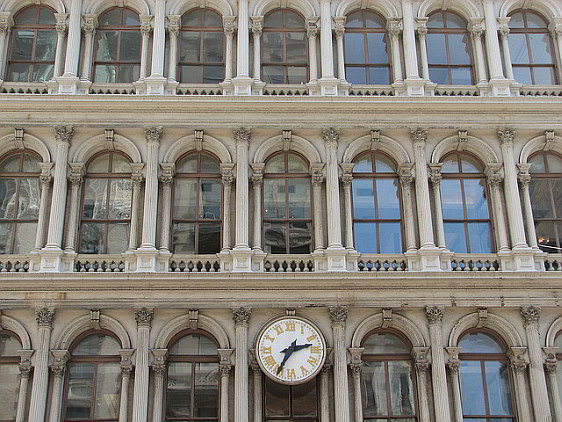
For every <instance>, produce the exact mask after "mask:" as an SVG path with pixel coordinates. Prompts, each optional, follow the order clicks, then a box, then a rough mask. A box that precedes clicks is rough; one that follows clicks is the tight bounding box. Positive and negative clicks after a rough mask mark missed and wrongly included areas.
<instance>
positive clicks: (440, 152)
mask: <svg viewBox="0 0 562 422" xmlns="http://www.w3.org/2000/svg"><path fill="white" fill-rule="evenodd" d="M453 151H459V152H461V151H468V152H471V153H472V154H474V155H476V156H477V157H479V158H480V160H482V162H483V163H484V164H485V165H489V164H499V163H500V159H499V158H498V155H497V154H496V152H495V151H494V150H493V149H492V148H491V147H490V146H489V145H488V144H487V143H486V142H484V141H483V140H481V139H478V138H475V137H474V136H467V138H466V142H459V137H458V136H457V135H454V136H450V137H448V138H445V139H443V140H442V141H440V142H439V143H438V144H437V145H436V146H435V148H434V149H433V153H432V154H431V163H434V164H436V163H439V162H440V161H441V158H443V156H444V155H445V154H447V153H449V152H453Z"/></svg>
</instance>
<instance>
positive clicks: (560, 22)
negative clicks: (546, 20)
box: [549, 18, 562, 38]
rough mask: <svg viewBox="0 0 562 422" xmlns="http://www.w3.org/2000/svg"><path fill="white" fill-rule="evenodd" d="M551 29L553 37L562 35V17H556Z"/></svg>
mask: <svg viewBox="0 0 562 422" xmlns="http://www.w3.org/2000/svg"><path fill="white" fill-rule="evenodd" d="M549 29H550V32H551V34H552V36H553V37H556V38H560V37H562V19H560V18H554V20H553V22H552V23H551V24H550V27H549Z"/></svg>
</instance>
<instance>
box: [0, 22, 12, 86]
mask: <svg viewBox="0 0 562 422" xmlns="http://www.w3.org/2000/svg"><path fill="white" fill-rule="evenodd" d="M11 27H12V17H11V13H10V12H3V13H0V81H1V80H2V79H3V78H4V74H5V72H4V68H5V61H6V50H7V49H6V39H7V38H8V34H9V33H10V28H11Z"/></svg>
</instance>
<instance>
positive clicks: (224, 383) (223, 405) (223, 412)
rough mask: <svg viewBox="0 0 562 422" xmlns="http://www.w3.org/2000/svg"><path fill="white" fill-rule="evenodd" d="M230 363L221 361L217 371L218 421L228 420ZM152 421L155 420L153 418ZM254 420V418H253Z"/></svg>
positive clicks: (225, 421)
mask: <svg viewBox="0 0 562 422" xmlns="http://www.w3.org/2000/svg"><path fill="white" fill-rule="evenodd" d="M231 369H232V365H230V364H224V363H221V364H220V365H219V372H220V374H221V397H220V422H228V384H229V379H230V370H231ZM153 422H155V421H154V420H153ZM254 422H256V420H255V419H254Z"/></svg>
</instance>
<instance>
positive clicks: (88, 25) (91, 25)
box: [80, 15, 98, 81]
mask: <svg viewBox="0 0 562 422" xmlns="http://www.w3.org/2000/svg"><path fill="white" fill-rule="evenodd" d="M82 19H83V20H84V55H83V60H84V62H83V64H82V74H81V78H80V79H83V80H85V81H89V80H93V78H92V76H91V75H92V73H91V72H92V58H93V57H94V36H95V35H96V27H97V26H98V17H97V15H83V16H82Z"/></svg>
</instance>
